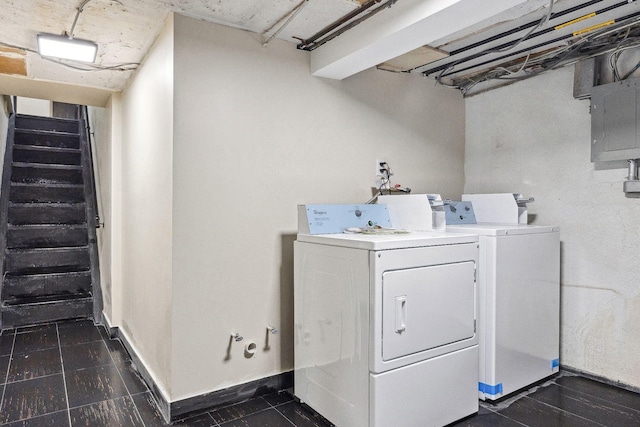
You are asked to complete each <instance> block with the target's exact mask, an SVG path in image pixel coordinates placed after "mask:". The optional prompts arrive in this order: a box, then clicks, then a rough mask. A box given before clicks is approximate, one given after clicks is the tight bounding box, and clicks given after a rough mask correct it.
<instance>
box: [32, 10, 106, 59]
mask: <svg viewBox="0 0 640 427" xmlns="http://www.w3.org/2000/svg"><path fill="white" fill-rule="evenodd" d="M90 1H91V0H83V2H82V4H81V5H80V7H78V8H77V9H76V17H75V19H74V20H73V25H71V31H69V32H68V33H67V32H65V33H64V35H56V34H46V33H40V34H38V52H39V53H40V55H41V56H45V57H49V58H58V59H70V60H73V61H80V62H95V60H96V54H97V53H98V45H97V44H95V43H94V42H92V41H90V40H82V39H75V38H73V34H74V33H75V29H76V24H77V23H78V18H79V17H80V14H81V13H82V12H83V10H84V7H85V6H86V5H87V3H89V2H90Z"/></svg>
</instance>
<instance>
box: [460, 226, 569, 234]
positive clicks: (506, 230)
mask: <svg viewBox="0 0 640 427" xmlns="http://www.w3.org/2000/svg"><path fill="white" fill-rule="evenodd" d="M447 231H452V232H455V233H474V234H478V235H481V236H509V235H514V234H538V233H557V232H558V231H560V228H559V227H556V226H547V225H524V224H492V223H483V224H460V225H447Z"/></svg>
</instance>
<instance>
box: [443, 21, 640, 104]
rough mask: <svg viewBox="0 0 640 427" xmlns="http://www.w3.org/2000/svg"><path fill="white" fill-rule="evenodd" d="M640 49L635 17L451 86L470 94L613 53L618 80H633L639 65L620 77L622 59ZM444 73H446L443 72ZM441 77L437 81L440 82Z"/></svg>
mask: <svg viewBox="0 0 640 427" xmlns="http://www.w3.org/2000/svg"><path fill="white" fill-rule="evenodd" d="M639 46H640V17H634V18H631V19H628V20H625V21H621V22H619V23H616V24H612V25H610V26H607V27H605V28H601V29H598V30H595V31H593V32H591V33H589V34H587V35H579V36H576V37H574V38H572V39H569V40H567V41H566V42H565V44H563V45H561V46H556V47H554V48H551V49H549V50H547V51H544V52H537V53H532V52H528V53H527V55H526V57H524V58H523V57H521V58H517V59H514V60H512V61H509V62H506V63H503V64H501V65H500V66H497V67H494V68H491V69H490V70H487V71H484V72H481V73H477V74H474V75H471V76H464V77H459V78H453V79H452V83H451V84H447V85H446V86H448V87H454V88H457V89H460V90H461V91H462V92H463V94H465V93H467V92H468V91H469V90H470V89H471V88H472V87H474V86H475V85H477V84H479V83H482V82H487V81H490V80H523V79H526V78H529V77H533V76H536V75H538V74H541V73H543V72H545V71H548V70H553V69H557V68H561V67H565V66H567V65H572V64H575V63H576V62H578V61H580V60H583V59H587V58H593V57H596V56H600V55H604V54H607V53H608V54H609V58H608V59H609V67H610V68H611V70H612V72H613V75H614V80H615V81H619V80H625V79H627V78H629V77H630V76H631V75H632V74H633V73H634V72H635V71H636V70H638V68H640V62H638V63H637V64H636V65H635V66H634V67H632V68H631V69H630V70H629V71H627V72H626V73H624V74H623V75H621V74H620V71H619V70H618V60H619V58H620V55H621V54H622V53H623V52H624V51H627V50H630V49H635V48H637V47H639ZM441 74H443V73H441ZM440 79H441V76H439V78H437V79H436V81H438V82H439V81H440Z"/></svg>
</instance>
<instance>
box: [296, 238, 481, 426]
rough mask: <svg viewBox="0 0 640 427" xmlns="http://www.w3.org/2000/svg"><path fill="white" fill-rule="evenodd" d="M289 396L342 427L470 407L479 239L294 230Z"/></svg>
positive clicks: (448, 418)
mask: <svg viewBox="0 0 640 427" xmlns="http://www.w3.org/2000/svg"><path fill="white" fill-rule="evenodd" d="M294 250H295V252H294V260H295V261H294V265H295V284H294V328H295V335H294V351H295V380H294V381H295V387H294V393H295V395H296V396H297V397H298V398H299V399H300V400H301V401H303V402H304V403H306V404H308V405H309V406H310V407H312V408H313V409H314V410H316V411H317V412H318V413H320V414H321V415H323V416H324V417H325V418H327V419H328V420H329V421H330V422H332V423H334V424H335V425H336V426H339V427H390V426H403V427H425V426H443V425H446V424H449V423H451V422H454V421H456V420H458V419H460V418H463V417H466V416H468V415H471V414H473V413H475V412H477V411H478V395H477V382H478V334H477V332H476V324H477V322H476V319H477V288H476V280H475V275H476V266H477V263H478V236H477V235H473V234H455V233H444V232H411V233H407V234H394V235H362V234H343V233H338V234H317V235H313V234H305V233H300V234H298V238H297V241H296V242H295V245H294Z"/></svg>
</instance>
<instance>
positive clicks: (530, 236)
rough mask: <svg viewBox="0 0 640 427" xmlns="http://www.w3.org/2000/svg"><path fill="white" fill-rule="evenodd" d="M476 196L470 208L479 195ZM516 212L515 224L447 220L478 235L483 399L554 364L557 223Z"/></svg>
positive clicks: (533, 379)
mask: <svg viewBox="0 0 640 427" xmlns="http://www.w3.org/2000/svg"><path fill="white" fill-rule="evenodd" d="M488 196H494V195H488ZM510 197H511V198H512V199H513V196H510ZM508 199H509V197H506V199H505V200H507V201H508ZM463 200H464V196H463ZM487 200H493V199H492V198H487ZM473 203H474V209H475V205H476V204H477V203H478V201H474V202H473ZM483 209H485V210H486V209H488V207H486V206H485V207H483ZM520 210H521V212H520V217H521V218H522V207H521V209H520ZM483 215H484V214H483ZM517 215H518V214H517V209H515V210H514V215H513V216H512V218H513V222H514V223H512V224H491V223H482V224H463V225H456V226H452V225H449V224H448V225H447V231H453V232H461V233H474V234H477V235H478V236H479V238H480V240H479V241H480V262H479V266H478V291H479V301H478V304H479V305H478V308H479V310H478V326H479V327H478V335H479V340H480V341H479V350H480V358H479V362H480V365H479V382H478V393H479V397H480V398H481V399H482V400H497V399H500V398H502V397H504V396H506V395H508V394H510V393H513V392H515V391H518V390H520V389H522V388H524V387H527V386H529V385H531V384H533V383H535V382H537V381H540V380H542V379H544V378H547V377H549V376H550V375H553V374H554V373H556V372H558V369H559V355H560V348H559V347H560V236H559V234H560V233H559V229H558V227H551V226H536V225H524V224H518V218H517ZM525 215H526V213H525ZM520 220H521V221H522V219H520Z"/></svg>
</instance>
